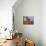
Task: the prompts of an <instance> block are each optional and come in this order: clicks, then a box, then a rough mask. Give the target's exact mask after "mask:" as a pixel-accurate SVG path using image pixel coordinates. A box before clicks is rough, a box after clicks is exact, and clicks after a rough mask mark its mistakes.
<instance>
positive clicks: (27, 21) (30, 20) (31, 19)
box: [23, 16, 34, 24]
mask: <svg viewBox="0 0 46 46" xmlns="http://www.w3.org/2000/svg"><path fill="white" fill-rule="evenodd" d="M23 24H34V16H23Z"/></svg>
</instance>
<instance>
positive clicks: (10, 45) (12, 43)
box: [0, 39, 16, 46]
mask: <svg viewBox="0 0 46 46" xmlns="http://www.w3.org/2000/svg"><path fill="white" fill-rule="evenodd" d="M0 46H16V43H15V39H13V40H6V42H4V43H2V44H0Z"/></svg>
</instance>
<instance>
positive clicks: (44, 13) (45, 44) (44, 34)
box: [41, 0, 46, 46]
mask: <svg viewBox="0 0 46 46" xmlns="http://www.w3.org/2000/svg"><path fill="white" fill-rule="evenodd" d="M41 38H42V39H41V40H42V46H46V0H42V1H41Z"/></svg>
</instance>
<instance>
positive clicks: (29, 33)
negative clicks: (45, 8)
mask: <svg viewBox="0 0 46 46" xmlns="http://www.w3.org/2000/svg"><path fill="white" fill-rule="evenodd" d="M14 6H16V5H14ZM14 10H15V12H14V15H15V18H16V16H17V19H15V23H16V21H17V27H18V29H17V30H18V32H22V33H23V34H24V37H25V38H26V37H27V38H28V39H32V40H34V41H35V44H36V46H41V34H40V32H41V28H40V27H41V26H40V24H41V22H40V20H41V18H40V17H41V0H23V2H22V3H20V5H18V6H17V8H16V7H15V8H14ZM23 16H34V25H24V24H23ZM15 26H16V24H15Z"/></svg>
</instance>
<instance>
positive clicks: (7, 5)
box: [0, 0, 16, 29]
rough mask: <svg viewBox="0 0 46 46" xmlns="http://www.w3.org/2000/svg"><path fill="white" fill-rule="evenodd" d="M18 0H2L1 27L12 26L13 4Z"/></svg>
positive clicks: (0, 6) (0, 7)
mask: <svg viewBox="0 0 46 46" xmlns="http://www.w3.org/2000/svg"><path fill="white" fill-rule="evenodd" d="M15 2H16V0H0V27H7V28H9V29H11V28H12V6H13V5H14V3H15Z"/></svg>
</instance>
